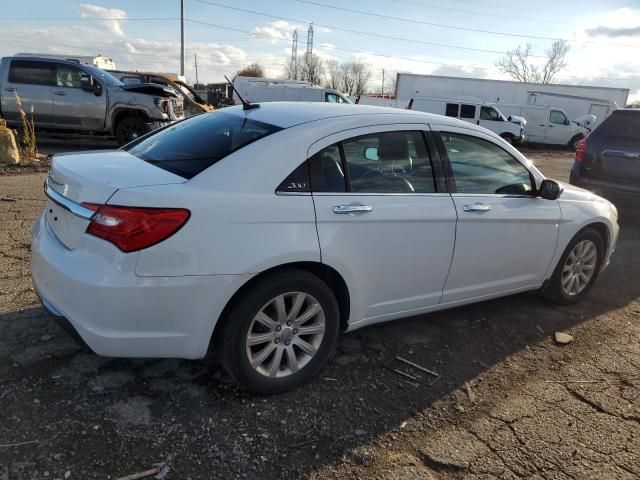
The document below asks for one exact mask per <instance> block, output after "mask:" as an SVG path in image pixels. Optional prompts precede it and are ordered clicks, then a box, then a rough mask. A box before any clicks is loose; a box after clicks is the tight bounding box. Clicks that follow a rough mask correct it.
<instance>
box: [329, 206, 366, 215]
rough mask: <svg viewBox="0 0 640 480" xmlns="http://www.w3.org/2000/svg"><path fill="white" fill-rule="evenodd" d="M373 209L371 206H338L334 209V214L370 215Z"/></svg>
mask: <svg viewBox="0 0 640 480" xmlns="http://www.w3.org/2000/svg"><path fill="white" fill-rule="evenodd" d="M371 210H373V208H371V207H370V206H369V205H336V206H335V207H333V213H337V214H338V215H346V214H349V213H368V212H370V211H371Z"/></svg>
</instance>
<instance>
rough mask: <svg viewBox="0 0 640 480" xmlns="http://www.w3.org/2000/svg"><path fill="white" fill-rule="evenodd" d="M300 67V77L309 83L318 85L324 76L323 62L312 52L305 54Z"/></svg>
mask: <svg viewBox="0 0 640 480" xmlns="http://www.w3.org/2000/svg"><path fill="white" fill-rule="evenodd" d="M301 67H302V78H303V79H305V80H306V81H307V82H309V83H313V84H314V85H319V84H320V83H322V79H323V78H324V64H323V62H322V59H321V58H320V57H319V56H318V55H316V54H315V53H312V54H311V55H305V57H304V62H303V63H302V65H301Z"/></svg>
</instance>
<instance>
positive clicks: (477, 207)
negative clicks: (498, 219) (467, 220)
mask: <svg viewBox="0 0 640 480" xmlns="http://www.w3.org/2000/svg"><path fill="white" fill-rule="evenodd" d="M463 209H464V211H465V212H488V211H489V210H491V205H483V204H481V203H474V204H471V203H467V204H466V205H465V206H464V207H463Z"/></svg>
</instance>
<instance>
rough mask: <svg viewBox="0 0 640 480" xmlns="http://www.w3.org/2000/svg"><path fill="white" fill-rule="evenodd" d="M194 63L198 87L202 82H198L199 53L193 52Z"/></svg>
mask: <svg viewBox="0 0 640 480" xmlns="http://www.w3.org/2000/svg"><path fill="white" fill-rule="evenodd" d="M193 63H194V64H195V67H196V85H197V84H198V83H200V82H198V52H193Z"/></svg>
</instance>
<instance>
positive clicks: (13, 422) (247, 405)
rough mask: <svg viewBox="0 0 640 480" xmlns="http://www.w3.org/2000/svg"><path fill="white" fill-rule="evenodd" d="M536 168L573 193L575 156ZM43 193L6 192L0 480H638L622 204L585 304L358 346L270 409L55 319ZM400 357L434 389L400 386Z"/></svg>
mask: <svg viewBox="0 0 640 480" xmlns="http://www.w3.org/2000/svg"><path fill="white" fill-rule="evenodd" d="M527 154H528V155H530V157H531V158H532V159H533V160H534V162H535V163H536V164H537V165H538V166H539V167H540V168H541V169H542V170H543V171H544V172H546V173H547V174H548V175H549V176H552V177H555V178H558V179H561V180H566V178H567V176H568V171H569V166H570V164H571V159H572V155H571V154H570V153H568V152H547V151H540V150H532V151H528V152H527ZM43 179H44V173H29V174H25V173H22V174H19V175H18V174H13V175H4V176H0V480H16V479H67V478H70V479H82V480H88V479H115V478H118V477H120V476H123V475H126V474H131V473H134V472H139V471H143V470H146V469H148V468H151V467H152V465H153V464H154V463H159V462H163V463H166V465H167V466H168V467H169V468H170V471H169V473H168V474H167V475H166V477H165V478H167V479H179V480H189V479H192V480H196V479H212V478H224V479H227V478H249V479H252V478H261V479H278V478H287V479H288V478H310V479H338V478H340V479H345V478H346V479H360V478H378V479H397V480H400V479H415V480H419V479H434V480H435V479H462V478H465V479H478V480H479V479H493V478H499V479H513V478H528V479H632V478H639V477H640V429H639V428H638V427H639V423H640V342H639V340H640V324H639V322H638V318H639V316H640V301H639V296H640V215H639V214H638V213H637V208H636V207H637V206H634V205H624V204H619V205H618V206H619V208H620V211H621V227H622V233H621V237H620V241H619V244H618V248H617V251H616V253H615V255H614V257H613V261H612V264H611V265H610V267H609V268H608V269H607V270H606V271H605V272H604V273H603V274H602V276H601V277H600V279H599V281H598V282H597V284H596V286H595V288H594V289H593V290H592V291H591V293H590V294H589V296H588V298H587V299H586V300H585V301H584V302H583V303H581V304H579V305H577V306H571V307H559V306H554V305H550V304H548V303H545V302H544V301H542V300H540V299H539V298H538V297H537V296H536V295H533V294H527V295H518V296H514V297H509V298H504V299H501V300H496V301H490V302H486V303H482V304H478V305H474V306H469V307H464V308H458V309H455V310H451V311H447V312H440V313H434V314H430V315H424V316H420V317H415V318H412V319H407V320H402V321H398V322H392V323H388V324H383V325H380V326H375V327H370V328H366V329H363V330H359V331H357V332H354V333H352V334H348V335H343V336H342V337H341V339H340V340H339V343H338V349H337V352H336V354H335V356H334V357H333V359H332V360H331V362H330V364H329V366H328V367H327V368H326V369H325V370H324V371H323V373H322V374H321V376H320V377H319V378H318V379H317V380H316V381H315V382H313V383H312V384H310V385H308V386H305V387H303V388H300V389H298V390H296V391H294V392H291V393H287V394H284V395H279V396H272V397H260V396H252V395H248V394H246V393H244V392H242V391H240V390H238V389H237V388H235V387H233V386H230V385H228V384H226V383H225V381H224V378H223V376H222V375H221V373H220V372H219V371H218V370H217V369H216V368H215V367H212V366H208V365H206V364H204V363H203V362H191V361H178V360H154V359H144V360H134V359H111V358H102V357H98V356H95V355H93V354H91V353H88V352H86V351H84V350H82V349H81V348H80V347H78V346H77V345H76V344H75V343H74V342H73V340H71V339H70V337H69V336H68V335H67V334H66V333H64V332H63V331H62V330H60V329H59V328H58V327H57V326H56V324H54V323H53V321H51V320H50V319H49V318H48V317H46V316H45V315H44V314H43V310H42V308H41V307H40V305H39V303H38V301H37V298H36V296H35V294H34V291H33V289H32V287H31V281H30V277H29V257H30V250H29V249H30V229H31V224H32V222H33V220H34V219H35V218H36V216H37V215H38V214H39V213H40V211H41V209H42V207H43V203H44V199H43V194H42V181H43ZM558 330H561V331H566V332H568V333H570V334H571V335H573V336H574V338H575V339H574V341H573V342H572V343H570V344H569V345H566V346H559V345H556V344H555V343H554V342H553V340H552V338H551V337H552V334H553V332H555V331H558ZM398 355H399V356H402V357H404V358H406V359H409V360H411V361H413V362H415V363H417V364H419V365H422V366H424V367H426V368H429V369H432V370H435V371H436V372H437V373H439V374H440V377H439V380H438V381H437V382H436V383H434V384H431V385H430V383H431V382H430V381H431V378H426V377H425V378H422V377H421V378H420V381H419V382H413V381H411V380H409V379H407V378H405V377H403V376H401V375H400V374H398V373H396V372H393V371H391V370H390V369H389V368H387V367H386V365H387V363H388V362H389V361H391V360H393V359H394V357H396V356H398ZM391 366H393V367H397V368H398V369H401V370H403V371H405V372H409V373H411V374H412V375H417V374H418V373H419V372H416V371H411V370H404V367H401V366H400V365H399V364H393V365H391Z"/></svg>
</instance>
